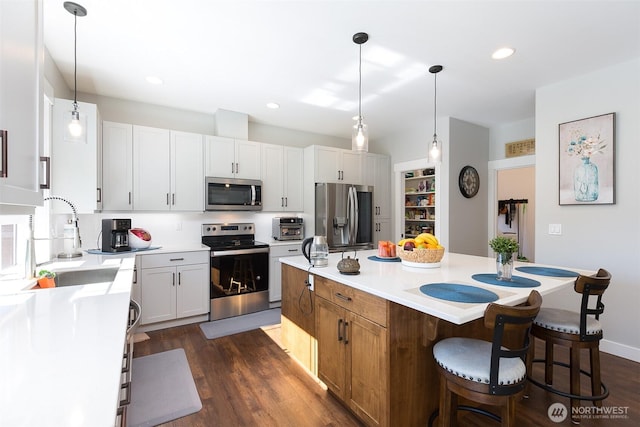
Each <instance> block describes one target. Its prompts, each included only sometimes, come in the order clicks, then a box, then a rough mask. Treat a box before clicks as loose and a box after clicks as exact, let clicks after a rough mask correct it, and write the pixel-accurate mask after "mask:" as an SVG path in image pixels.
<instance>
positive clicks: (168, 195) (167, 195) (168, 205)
mask: <svg viewBox="0 0 640 427" xmlns="http://www.w3.org/2000/svg"><path fill="white" fill-rule="evenodd" d="M167 206H169V193H167Z"/></svg>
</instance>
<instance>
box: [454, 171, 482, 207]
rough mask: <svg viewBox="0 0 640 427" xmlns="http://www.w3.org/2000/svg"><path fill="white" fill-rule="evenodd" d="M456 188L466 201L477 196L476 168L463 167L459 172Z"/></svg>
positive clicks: (478, 183)
mask: <svg viewBox="0 0 640 427" xmlns="http://www.w3.org/2000/svg"><path fill="white" fill-rule="evenodd" d="M458 187H460V192H461V193H462V195H463V196H464V197H466V198H467V199H470V198H472V197H473V196H475V195H476V194H478V190H479V189H480V176H479V175H478V171H477V170H476V168H474V167H473V166H465V167H463V168H462V170H460V175H459V176H458Z"/></svg>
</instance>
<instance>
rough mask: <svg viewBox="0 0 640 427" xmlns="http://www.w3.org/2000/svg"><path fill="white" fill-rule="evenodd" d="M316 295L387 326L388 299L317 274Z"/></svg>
mask: <svg viewBox="0 0 640 427" xmlns="http://www.w3.org/2000/svg"><path fill="white" fill-rule="evenodd" d="M314 281H315V292H316V295H318V296H319V297H322V298H324V299H326V300H329V301H331V302H333V303H334V304H336V305H338V306H340V307H343V308H346V309H347V310H349V311H352V312H353V313H356V314H358V315H360V316H362V317H364V318H365V319H368V320H371V321H372V322H375V323H377V324H378V325H380V326H387V301H386V300H385V299H383V298H380V297H377V296H375V295H371V294H369V293H367V292H363V291H360V290H358V289H354V288H352V287H350V286H346V285H343V284H341V283H337V282H334V281H333V280H329V279H326V278H324V277H320V276H315V277H314Z"/></svg>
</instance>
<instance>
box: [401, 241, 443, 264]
mask: <svg viewBox="0 0 640 427" xmlns="http://www.w3.org/2000/svg"><path fill="white" fill-rule="evenodd" d="M396 253H397V255H398V256H399V257H400V259H401V260H402V261H403V263H405V261H406V264H407V265H411V266H412V267H421V265H420V264H435V263H439V262H440V261H442V257H444V248H438V249H426V248H414V249H413V251H405V250H404V249H403V248H402V247H401V246H398V247H397V248H396ZM412 264H417V265H412ZM424 267H427V266H426V265H425V266H424Z"/></svg>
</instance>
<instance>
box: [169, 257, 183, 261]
mask: <svg viewBox="0 0 640 427" xmlns="http://www.w3.org/2000/svg"><path fill="white" fill-rule="evenodd" d="M169 261H184V258H169Z"/></svg>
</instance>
